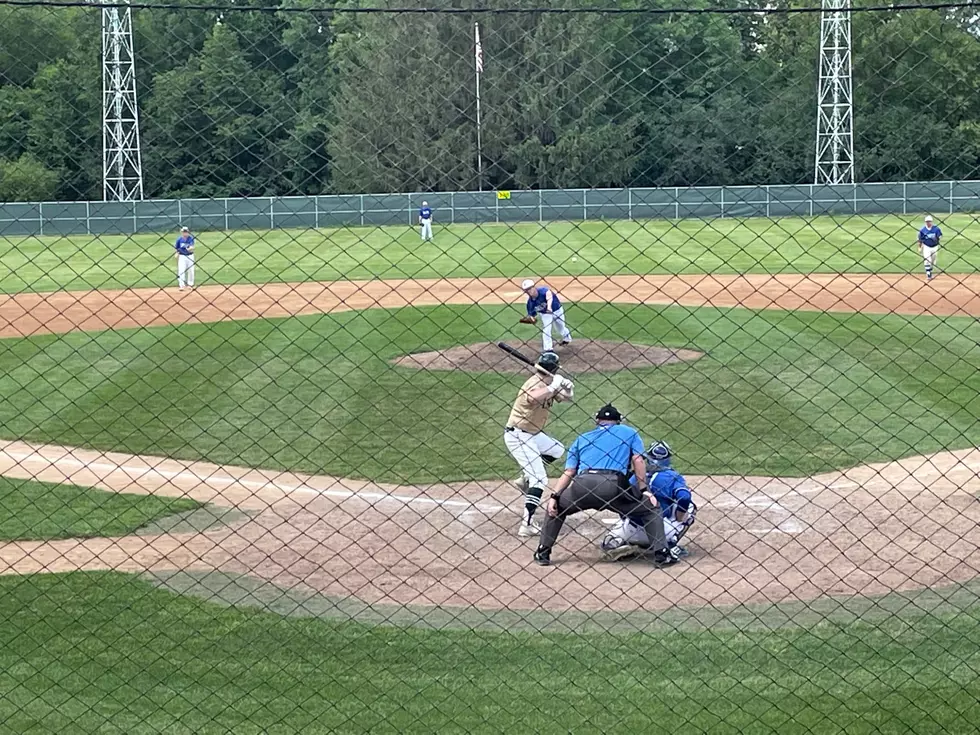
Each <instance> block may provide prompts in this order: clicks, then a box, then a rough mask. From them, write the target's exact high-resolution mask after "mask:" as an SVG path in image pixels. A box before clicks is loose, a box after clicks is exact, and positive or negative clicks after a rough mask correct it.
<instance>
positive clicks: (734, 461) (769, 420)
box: [0, 304, 980, 482]
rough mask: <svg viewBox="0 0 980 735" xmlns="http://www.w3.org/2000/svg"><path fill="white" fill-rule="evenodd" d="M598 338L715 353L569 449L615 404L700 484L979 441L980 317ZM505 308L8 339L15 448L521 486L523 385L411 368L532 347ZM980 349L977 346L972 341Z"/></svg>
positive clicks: (0, 359)
mask: <svg viewBox="0 0 980 735" xmlns="http://www.w3.org/2000/svg"><path fill="white" fill-rule="evenodd" d="M569 318H570V319H571V324H572V327H573V329H575V331H576V334H578V335H579V336H583V337H585V336H588V337H593V338H599V337H602V338H614V337H618V338H620V339H623V340H628V341H631V342H640V343H649V344H658V343H659V344H665V345H670V346H675V347H691V348H694V349H698V350H701V351H703V352H705V353H707V356H706V357H703V358H702V359H700V360H698V361H695V362H691V363H686V364H677V365H671V366H667V367H663V368H657V369H649V370H637V371H626V372H619V373H612V374H587V375H582V376H577V378H576V402H575V404H573V405H570V406H559V407H557V408H556V410H555V412H554V419H553V421H552V423H551V424H549V431H550V432H551V433H553V434H554V435H555V436H556V437H557V438H559V439H562V440H564V441H566V442H568V443H570V442H571V440H572V439H573V438H574V437H575V436H576V435H577V434H578V433H580V432H581V431H582V430H583V429H584V428H586V427H587V426H588V425H589V424H590V416H591V415H592V414H593V413H594V411H595V410H596V409H597V408H598V406H600V405H602V404H603V403H605V402H606V401H614V402H615V403H616V404H617V405H618V406H619V408H620V409H621V410H623V411H624V413H625V414H626V415H627V417H628V419H629V421H630V422H631V423H633V424H634V425H635V426H637V427H638V428H639V429H640V431H641V433H642V434H643V436H644V437H645V438H646V439H647V440H650V439H653V438H655V437H656V438H666V439H667V440H669V441H670V442H671V444H672V445H673V447H674V450H675V452H676V453H677V454H678V464H679V466H680V467H681V468H682V469H683V470H684V471H687V472H691V473H712V474H719V473H721V474H725V473H732V474H756V473H767V474H777V475H796V476H801V475H809V474H811V473H813V472H815V471H820V470H827V469H831V468H835V467H845V466H851V465H854V464H859V463H862V462H867V461H871V460H883V459H894V458H898V457H902V456H907V455H909V454H917V453H924V452H930V451H935V450H938V449H942V448H956V447H966V446H974V445H976V444H978V443H980V423H978V422H977V420H976V417H977V415H978V414H980V372H978V371H977V370H976V366H977V365H978V364H980V346H978V343H977V342H976V341H975V338H974V337H975V335H976V321H975V320H973V319H967V318H948V319H941V318H935V317H901V316H866V315H859V314H820V313H807V312H781V311H763V312H753V311H749V310H745V309H712V308H699V309H695V308H684V307H676V306H674V307H651V306H614V305H603V304H595V305H576V306H575V308H574V309H573V310H572V312H571V313H570V314H569ZM512 322H513V310H512V309H509V308H506V307H499V308H498V307H477V306H469V307H465V306H458V307H457V306H439V307H430V308H419V309H413V308H406V309H396V310H391V311H384V310H369V311H365V312H352V313H346V314H337V315H323V316H308V317H298V318H290V319H281V320H257V321H250V322H226V323H219V324H203V325H184V326H180V327H161V328H154V329H144V330H126V331H116V332H112V331H107V332H101V333H88V334H69V335H64V336H45V337H35V338H30V339H20V340H3V341H0V376H2V377H0V416H3V417H4V418H3V419H2V422H0V436H4V437H10V438H24V439H28V440H34V441H44V442H53V443H61V444H69V445H76V446H89V447H95V448H99V449H118V450H122V451H129V452H135V453H152V454H158V455H164V456H169V457H175V458H181V459H208V460H211V461H214V462H220V463H233V464H241V465H246V466H253V467H269V468H290V469H296V470H304V471H310V472H320V473H329V474H335V475H341V476H356V477H366V478H373V479H377V480H384V481H390V482H420V481H422V482H424V481H443V480H459V479H467V478H499V477H507V476H509V475H510V474H512V472H513V466H512V464H513V460H512V459H511V458H510V457H509V455H507V453H506V452H505V451H504V448H503V446H502V441H501V427H502V426H503V422H504V421H505V419H506V416H507V412H508V409H509V406H510V402H511V401H512V400H513V396H514V392H515V390H516V388H517V386H518V385H519V383H520V380H521V379H520V377H519V376H516V375H509V376H508V375H497V374H474V373H463V372H420V371H415V370H411V369H407V368H393V367H391V365H390V364H389V362H388V360H389V359H391V358H393V357H395V356H396V355H399V354H403V353H410V352H417V351H422V350H429V349H438V348H440V347H449V346H452V345H456V344H468V343H473V342H479V341H489V340H497V339H501V338H504V339H506V338H507V337H508V336H509V335H511V334H513V329H514V327H513V324H512ZM971 335H973V336H971Z"/></svg>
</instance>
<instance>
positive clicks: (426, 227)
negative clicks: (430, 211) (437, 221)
mask: <svg viewBox="0 0 980 735" xmlns="http://www.w3.org/2000/svg"><path fill="white" fill-rule="evenodd" d="M420 229H421V231H422V240H423V242H424V241H425V240H431V239H432V220H431V219H424V220H422V224H421V226H420Z"/></svg>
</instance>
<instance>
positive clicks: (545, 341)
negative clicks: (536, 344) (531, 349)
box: [539, 308, 572, 352]
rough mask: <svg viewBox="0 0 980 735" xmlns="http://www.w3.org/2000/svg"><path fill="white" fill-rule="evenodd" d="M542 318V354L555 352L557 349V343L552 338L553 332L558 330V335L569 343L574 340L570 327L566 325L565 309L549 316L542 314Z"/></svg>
mask: <svg viewBox="0 0 980 735" xmlns="http://www.w3.org/2000/svg"><path fill="white" fill-rule="evenodd" d="M539 316H540V317H541V349H542V352H548V351H550V350H553V349H554V347H555V342H554V340H553V339H552V338H551V330H552V329H557V330H558V333H559V334H560V335H561V338H562V340H564V341H568V340H571V338H572V333H571V332H570V331H568V327H567V326H566V324H565V309H564V308H561V309H559V310H558V311H554V312H551V313H549V314H540V315H539Z"/></svg>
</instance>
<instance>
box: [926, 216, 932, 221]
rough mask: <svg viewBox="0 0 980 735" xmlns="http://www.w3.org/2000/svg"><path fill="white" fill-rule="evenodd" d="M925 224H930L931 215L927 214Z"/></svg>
mask: <svg viewBox="0 0 980 735" xmlns="http://www.w3.org/2000/svg"><path fill="white" fill-rule="evenodd" d="M926 222H932V215H931V214H927V215H926Z"/></svg>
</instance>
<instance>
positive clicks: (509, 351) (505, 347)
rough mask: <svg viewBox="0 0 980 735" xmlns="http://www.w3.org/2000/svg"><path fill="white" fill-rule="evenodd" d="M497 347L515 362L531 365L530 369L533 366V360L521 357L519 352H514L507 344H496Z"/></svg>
mask: <svg viewBox="0 0 980 735" xmlns="http://www.w3.org/2000/svg"><path fill="white" fill-rule="evenodd" d="M497 347H499V348H500V349H502V350H503V351H504V352H506V353H507V354H508V355H510V356H511V357H513V358H514V359H515V360H520V361H521V362H523V363H524V364H525V365H531V366H532V367H533V366H534V360H532V359H530V358H529V357H525V356H524V355H522V354H521V353H520V351H518V350H515V349H514V348H513V347H511V346H510V345H509V344H507V343H505V342H498V343H497Z"/></svg>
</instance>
